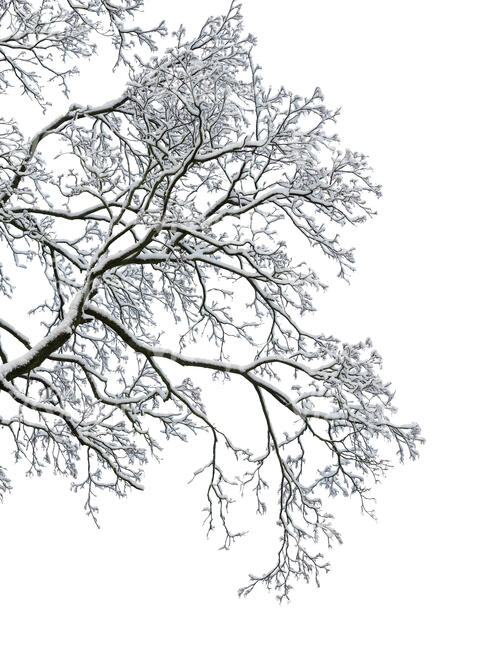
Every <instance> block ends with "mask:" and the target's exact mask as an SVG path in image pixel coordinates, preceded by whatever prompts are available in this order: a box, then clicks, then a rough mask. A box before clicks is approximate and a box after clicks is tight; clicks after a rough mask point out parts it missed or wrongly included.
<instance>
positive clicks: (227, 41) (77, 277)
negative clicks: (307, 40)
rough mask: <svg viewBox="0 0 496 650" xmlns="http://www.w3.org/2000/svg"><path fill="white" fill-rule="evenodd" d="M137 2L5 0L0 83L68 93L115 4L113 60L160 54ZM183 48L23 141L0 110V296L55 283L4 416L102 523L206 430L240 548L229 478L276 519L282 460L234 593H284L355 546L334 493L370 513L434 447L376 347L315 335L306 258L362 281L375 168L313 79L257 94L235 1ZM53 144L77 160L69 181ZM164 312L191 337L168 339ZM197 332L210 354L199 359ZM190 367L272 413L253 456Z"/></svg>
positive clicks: (7, 383)
mask: <svg viewBox="0 0 496 650" xmlns="http://www.w3.org/2000/svg"><path fill="white" fill-rule="evenodd" d="M139 5H140V3H139V2H138V3H135V2H131V0H122V2H121V3H120V4H114V3H112V4H111V3H108V2H106V1H104V0H84V1H81V2H78V3H76V2H73V1H72V0H71V1H69V0H67V2H64V3H63V2H41V4H40V5H39V7H37V8H36V9H34V8H33V6H32V5H31V4H30V3H28V2H23V1H21V0H18V1H14V0H12V1H9V2H4V3H3V4H2V13H1V15H0V26H1V28H2V31H1V34H2V36H1V37H0V58H1V60H0V87H1V88H2V90H4V91H5V90H7V89H8V87H9V86H10V85H12V83H13V81H14V80H15V82H16V83H17V84H18V85H20V87H21V88H22V89H23V91H24V92H26V93H28V94H31V95H32V96H33V97H35V98H36V99H37V100H38V101H39V102H40V103H43V97H42V95H41V90H40V88H41V87H40V82H39V79H40V76H39V75H41V74H44V73H45V72H46V71H47V70H48V71H49V73H50V74H53V75H54V76H55V77H56V78H57V79H59V80H60V81H61V82H62V84H64V85H65V75H66V74H67V71H63V70H61V69H60V68H54V67H53V66H55V65H56V62H55V61H56V58H57V57H56V56H55V54H56V53H57V56H58V59H57V61H59V60H60V61H64V60H65V59H66V58H68V57H70V56H75V57H87V56H90V55H92V53H93V50H94V45H93V44H92V41H91V39H90V38H89V37H90V36H91V33H92V32H94V31H95V32H99V31H100V30H102V29H103V27H102V26H101V25H102V24H103V23H102V22H101V21H103V20H104V18H105V20H107V28H106V29H107V31H108V30H110V32H109V33H111V37H112V38H113V39H114V42H115V45H116V47H117V50H118V56H119V57H123V56H124V54H123V52H124V51H128V50H129V51H130V52H132V47H133V42H134V43H136V41H143V42H145V44H147V45H149V46H150V48H151V49H152V50H153V51H154V52H155V49H154V48H155V45H154V41H153V40H152V38H153V34H150V35H147V34H146V33H145V32H143V31H140V30H138V29H136V30H135V31H132V30H129V29H128V28H126V27H125V26H124V25H125V20H126V19H127V18H128V17H132V16H133V14H134V11H135V10H136V9H138V8H139ZM163 30H164V28H163V27H160V28H159V31H158V35H161V34H162V33H163ZM88 39H89V40H88ZM174 39H175V40H173V41H171V42H169V43H170V46H169V48H168V49H167V50H165V51H164V52H162V54H158V53H157V52H156V53H155V54H154V55H153V57H152V58H151V59H150V60H149V61H147V62H146V61H142V60H141V59H135V60H134V62H133V65H132V66H130V67H129V83H128V85H127V87H126V89H125V91H124V92H123V93H122V95H120V96H119V97H116V98H110V100H109V101H108V102H106V103H105V104H102V105H101V106H81V105H74V104H73V105H71V106H69V107H68V108H67V110H66V111H65V112H63V113H62V114H61V115H60V116H59V117H57V118H56V119H55V120H53V121H52V122H51V123H50V124H48V125H47V126H46V127H44V128H42V129H41V130H40V131H39V132H38V133H37V134H36V135H35V136H34V137H33V138H31V139H25V138H24V137H23V136H22V134H21V133H20V132H19V130H18V128H17V127H16V125H15V123H13V122H12V121H8V120H7V121H3V122H2V123H1V129H2V130H1V136H0V247H1V259H2V266H0V291H1V293H2V294H3V295H4V296H5V298H4V300H5V301H7V300H8V296H10V295H11V292H12V287H14V286H15V284H16V277H15V272H16V269H17V268H20V267H24V268H27V269H31V270H32V272H33V273H34V274H35V275H36V274H38V273H39V270H40V268H41V269H42V272H43V274H44V278H45V284H44V286H46V287H47V292H46V295H43V296H42V297H41V298H40V301H39V304H37V305H36V307H35V308H34V310H33V311H32V313H33V314H34V315H35V316H37V317H38V318H39V323H40V326H41V327H43V328H44V334H43V336H41V337H39V338H38V340H32V337H31V336H28V334H27V332H25V331H24V330H23V329H22V327H20V326H19V325H18V324H15V323H13V322H10V320H9V319H8V318H7V312H5V314H3V315H2V318H0V362H1V363H0V393H1V394H2V398H3V399H5V400H8V401H9V403H10V404H11V405H12V407H13V408H12V409H11V410H12V414H11V415H10V416H9V415H5V414H4V415H2V418H1V419H0V430H2V431H3V433H4V435H10V437H11V439H12V441H13V445H14V451H15V457H16V460H19V461H22V462H24V463H26V464H27V468H28V471H29V472H35V473H40V472H41V471H42V470H43V468H44V467H45V466H46V465H51V466H52V467H53V468H54V469H55V471H56V472H57V473H59V474H62V475H65V476H68V477H69V478H70V480H71V481H72V485H73V488H74V489H75V490H78V491H79V490H84V491H85V492H86V495H87V496H86V509H87V511H88V513H89V514H90V515H91V516H92V517H93V518H94V519H95V520H96V513H97V510H98V506H97V505H96V502H95V498H96V496H97V495H98V493H99V492H101V491H102V490H108V491H111V492H114V493H116V494H117V495H120V496H121V495H124V494H125V493H126V492H127V490H129V489H141V488H142V485H143V484H142V478H143V468H142V466H143V464H144V463H146V462H147V460H148V459H149V458H150V457H156V456H157V455H158V453H159V451H160V449H161V447H162V444H163V441H164V439H167V438H169V437H171V436H175V437H179V438H180V439H182V440H185V439H187V437H188V434H189V433H191V432H192V431H193V432H202V435H205V436H208V439H209V440H210V442H211V455H210V457H209V458H208V459H207V461H206V463H205V465H203V466H202V467H200V468H199V470H198V471H197V472H196V474H195V476H197V477H198V480H204V481H206V513H207V523H208V527H209V530H212V529H213V528H214V527H215V526H220V528H221V530H222V531H223V533H224V535H225V542H224V547H225V548H228V547H229V546H230V544H231V543H232V542H233V541H234V540H235V539H236V538H237V537H239V536H240V535H241V533H240V532H239V531H238V532H237V531H236V530H235V529H233V528H232V526H231V523H230V505H231V504H232V503H233V502H234V501H235V497H236V492H239V491H240V490H241V491H244V492H245V493H246V492H248V491H250V490H251V491H252V493H253V495H254V499H255V502H256V510H257V512H259V513H264V512H265V511H266V508H267V507H266V503H265V501H264V499H263V492H264V490H265V489H266V488H267V487H268V485H269V483H270V480H269V479H270V471H268V470H267V467H268V466H269V465H270V464H271V463H272V465H273V466H274V467H276V468H277V473H278V479H277V480H276V482H275V483H274V490H275V492H277V498H278V507H277V523H278V525H279V527H280V531H281V537H280V545H279V548H278V551H277V553H276V556H275V560H274V563H273V565H272V566H271V567H269V569H267V570H265V571H263V572H262V573H260V574H257V575H253V576H252V577H251V579H250V582H249V584H248V585H247V586H246V587H244V588H243V589H241V590H240V593H241V594H247V593H249V592H250V591H251V590H252V589H253V588H254V587H255V586H256V585H258V584H261V583H262V584H265V585H266V586H267V587H269V588H274V589H275V590H276V592H277V593H278V596H279V597H280V598H287V597H288V594H289V590H290V589H291V586H292V583H293V580H294V579H299V578H303V579H305V580H309V579H310V578H312V577H314V578H315V579H316V580H318V576H319V572H320V571H322V570H323V571H326V570H327V569H328V566H329V565H328V561H327V559H326V556H325V555H324V554H323V550H322V548H321V546H322V541H323V542H324V546H325V545H329V546H330V545H331V544H332V543H334V541H339V539H340V538H339V535H338V533H337V532H336V530H335V528H334V524H333V518H332V515H331V513H329V512H328V510H327V507H328V505H329V501H330V499H329V497H335V496H338V495H344V496H351V495H356V496H357V498H358V500H359V501H360V504H361V507H362V509H363V510H364V511H365V512H369V513H372V510H371V507H370V495H369V490H370V488H371V487H372V486H373V484H374V483H375V482H377V481H379V480H380V479H381V477H382V476H383V475H384V473H385V472H386V471H387V469H388V468H389V467H390V466H391V462H392V460H393V458H394V455H395V454H397V456H398V458H399V460H400V461H402V460H403V459H404V458H415V457H416V455H417V446H418V443H419V442H420V441H421V438H420V435H419V428H418V426H417V425H415V424H407V425H403V424H401V425H400V424H397V423H394V422H393V420H391V419H390V418H391V417H392V414H393V413H394V408H393V406H392V399H393V392H392V389H391V387H390V385H389V384H388V383H385V382H384V381H383V380H382V379H381V378H380V374H379V371H380V367H381V359H380V357H379V355H378V353H377V352H376V351H375V350H374V348H373V347H372V344H371V342H370V341H369V340H367V341H365V342H363V343H358V344H355V345H350V344H347V343H343V342H340V341H338V340H337V339H336V338H334V337H333V336H332V335H330V334H329V333H318V332H312V331H308V330H307V328H306V327H305V326H304V321H305V315H306V314H308V313H310V312H312V311H313V310H314V309H315V308H314V304H313V296H314V294H315V291H318V290H321V289H325V284H324V283H323V281H322V279H321V278H320V277H319V276H318V274H317V273H316V272H315V271H314V270H313V269H312V267H311V266H310V265H309V264H308V263H307V260H309V259H312V257H314V256H317V255H320V256H321V257H322V258H323V259H326V258H327V259H328V262H329V265H330V267H333V268H334V269H335V272H336V274H337V275H338V276H339V277H341V278H344V279H347V278H348V277H349V275H350V273H351V272H352V270H353V265H354V258H353V251H352V250H350V249H348V248H346V246H345V245H344V244H342V243H341V241H340V238H339V233H340V231H341V230H342V229H343V227H345V226H347V225H349V224H352V225H356V224H360V223H362V222H363V221H365V220H366V219H368V218H369V217H370V216H371V215H372V214H373V207H372V206H373V202H374V199H375V198H376V197H378V196H379V195H380V188H379V186H377V185H376V184H375V183H374V182H373V180H372V179H371V176H370V169H369V165H368V161H367V158H366V157H365V156H364V155H362V154H360V153H357V152H354V151H349V150H347V149H342V148H341V147H340V146H339V144H338V140H337V137H336V135H335V131H334V124H335V119H336V116H337V112H336V111H332V110H329V109H328V108H327V107H326V105H325V103H324V100H323V97H322V93H321V92H320V90H319V89H316V90H315V92H314V93H313V94H312V95H311V96H310V97H306V98H305V97H301V96H299V95H297V94H294V93H292V92H290V91H289V90H287V89H285V88H280V89H272V88H269V89H267V88H266V87H265V86H264V83H263V80H262V77H261V75H260V71H259V68H258V67H257V66H256V65H255V63H254V61H253V51H254V39H253V37H252V36H250V35H246V34H245V33H244V31H243V28H242V19H241V14H240V9H239V6H238V5H236V4H234V3H233V4H232V5H231V7H230V9H229V11H228V13H227V14H226V15H225V16H221V17H214V18H210V19H208V20H207V22H206V23H205V25H204V26H203V28H202V29H201V31H200V33H199V35H198V36H197V37H196V38H192V39H190V40H188V39H187V37H186V34H185V32H184V30H182V29H181V30H179V32H177V33H176V34H175V35H174ZM47 142H51V143H52V145H57V146H58V148H59V152H60V154H63V155H64V156H65V158H64V159H67V160H69V161H70V162H68V164H67V169H66V170H65V171H64V173H62V174H60V173H57V172H56V171H54V169H55V168H54V165H53V163H54V154H53V151H54V149H56V147H54V146H51V147H45V143H47ZM50 152H52V153H50ZM4 269H5V271H4ZM7 269H8V271H9V272H8V273H7ZM165 317H167V318H168V322H170V323H171V324H172V325H173V326H174V327H175V332H176V334H177V338H176V339H174V337H171V335H170V332H167V333H166V335H164V334H163V333H161V332H160V331H159V327H158V326H157V321H158V319H159V318H160V319H163V318H165ZM176 340H177V344H176V343H173V344H172V346H171V343H170V342H171V341H176ZM199 340H203V341H208V342H209V347H208V349H210V350H215V353H212V355H211V356H210V357H208V358H207V357H205V358H203V357H198V356H194V355H189V354H188V350H187V348H188V347H189V346H190V345H191V343H194V342H196V341H199ZM247 350H248V352H247ZM250 351H251V352H250ZM243 355H244V356H243ZM241 357H243V358H241ZM233 359H236V361H234V360H233ZM178 367H181V368H182V369H183V371H184V370H186V371H188V373H191V377H192V378H193V377H194V373H198V372H199V373H202V372H203V373H205V372H212V373H215V374H216V375H217V376H221V377H229V376H232V377H236V378H237V381H239V382H241V384H240V385H242V386H243V387H244V390H246V391H248V392H249V393H250V394H252V395H253V396H254V398H255V399H256V403H257V404H258V407H259V411H260V414H261V416H262V420H263V422H264V424H263V444H262V447H261V448H260V449H258V450H253V441H252V440H250V441H246V443H241V444H240V443H239V441H235V439H234V437H233V436H232V435H231V434H229V433H228V432H226V431H223V430H221V428H220V427H219V426H218V425H217V424H216V422H215V421H214V418H213V417H212V416H211V415H210V414H209V410H210V409H209V405H208V404H204V403H203V400H202V396H201V393H200V390H199V388H198V387H197V386H196V385H195V383H194V382H193V379H184V380H181V381H176V380H174V378H173V377H174V373H175V370H174V369H177V368H178ZM281 418H283V419H281ZM284 418H286V419H285V420H284ZM283 420H284V424H283ZM287 423H289V425H288V424H287ZM388 450H391V452H392V453H390V452H389V451H388ZM226 454H227V456H226ZM8 489H10V484H9V480H8V478H7V474H6V470H5V469H4V468H3V465H2V467H1V468H0V494H2V493H3V492H5V491H6V490H8Z"/></svg>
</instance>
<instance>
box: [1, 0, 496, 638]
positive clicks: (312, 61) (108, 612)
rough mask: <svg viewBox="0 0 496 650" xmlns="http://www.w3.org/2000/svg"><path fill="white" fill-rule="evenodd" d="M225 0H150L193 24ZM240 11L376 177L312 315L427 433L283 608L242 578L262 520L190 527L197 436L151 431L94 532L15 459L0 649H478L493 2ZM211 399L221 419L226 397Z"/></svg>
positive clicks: (275, 75)
mask: <svg viewBox="0 0 496 650" xmlns="http://www.w3.org/2000/svg"><path fill="white" fill-rule="evenodd" d="M149 6H150V5H149ZM226 6H227V3H226V2H224V0H222V1H219V0H208V2H204V3H203V2H200V1H198V0H196V1H192V0H181V2H178V3H172V2H158V1H157V2H155V3H154V4H153V6H152V9H153V10H154V11H155V14H156V15H157V16H160V17H164V18H165V19H166V21H167V24H168V25H169V27H171V28H173V27H175V26H177V24H178V23H179V22H181V21H182V22H184V24H185V25H186V26H187V27H191V28H192V29H194V28H197V27H199V26H200V25H201V23H202V21H203V19H204V18H205V17H206V16H207V15H209V14H214V13H222V12H224V11H225V9H226ZM244 14H245V17H246V26H247V29H248V30H249V31H251V32H253V33H254V34H256V35H257V37H258V41H259V44H258V47H257V56H256V58H257V60H258V62H259V63H260V64H261V65H262V67H263V70H264V77H265V79H266V81H267V83H272V84H273V85H279V84H284V85H286V86H287V87H289V88H291V89H293V90H295V91H298V92H300V93H301V94H308V93H311V92H312V90H313V88H314V86H316V85H319V86H320V87H321V88H322V90H323V92H324V95H325V97H326V100H327V103H328V105H329V106H331V107H336V106H341V107H342V116H341V118H340V120H339V122H338V131H339V133H340V135H341V137H342V141H343V144H344V145H345V146H348V147H350V148H353V149H358V150H361V151H364V152H365V153H367V154H369V156H370V159H371V163H372V165H373V167H374V169H375V179H376V180H377V181H378V182H380V183H382V185H383V188H384V198H383V199H382V200H381V202H380V205H379V215H378V216H377V218H376V219H374V220H373V221H372V222H370V223H369V224H367V225H365V226H362V227H361V228H360V229H359V230H356V231H355V232H352V233H348V237H347V239H346V238H345V241H348V242H352V243H355V244H356V246H357V271H356V273H355V275H354V277H353V279H352V282H351V285H350V286H347V285H345V284H344V283H343V284H342V286H341V284H340V283H339V282H338V281H337V280H336V281H334V279H333V278H334V275H335V269H331V270H330V272H329V273H330V275H329V279H330V280H331V287H330V289H329V290H328V292H327V294H326V295H325V296H323V297H319V300H318V304H319V308H320V319H321V320H320V321H319V322H320V323H321V325H324V326H325V329H326V330H327V331H329V332H330V333H334V334H336V335H338V336H340V337H342V338H344V339H347V340H349V341H356V340H359V339H363V338H365V337H366V336H371V338H372V339H373V341H374V343H375V345H376V346H377V348H378V350H379V351H380V352H381V353H382V354H383V357H384V362H385V364H384V375H385V376H387V377H388V378H390V379H391V380H392V382H393V384H394V386H395V387H396V389H397V400H396V403H397V405H398V407H399V409H400V412H399V415H400V419H402V420H405V421H409V420H416V421H418V422H419V423H420V424H421V425H422V428H423V433H424V436H425V438H426V440H427V442H426V445H425V446H424V447H423V448H422V449H421V458H420V459H419V460H418V461H417V462H415V463H413V464H411V463H410V464H406V465H405V466H401V467H399V468H397V469H395V470H394V471H393V472H392V473H391V474H390V476H389V478H388V479H387V480H386V481H385V482H384V483H383V485H381V486H380V487H379V488H378V489H377V491H376V496H377V514H378V522H377V523H376V522H373V521H371V520H368V519H367V518H365V517H362V516H361V515H360V514H359V508H358V504H357V503H354V502H349V503H347V504H346V505H347V508H345V509H343V510H341V509H340V513H341V512H342V515H340V519H339V520H338V521H337V526H338V527H339V528H340V530H341V531H342V532H343V535H344V538H345V543H344V545H343V546H341V547H340V548H337V549H335V550H334V551H333V553H332V556H331V560H332V564H333V570H332V572H331V573H330V574H329V575H327V576H324V577H323V579H322V585H321V587H320V589H317V588H316V587H315V586H313V585H310V586H307V585H304V584H302V585H298V588H297V589H295V590H294V593H293V598H292V601H291V603H290V604H289V605H282V606H279V605H278V604H277V603H276V601H275V599H274V597H273V595H269V594H267V593H265V592H263V591H259V592H255V593H254V594H252V596H251V597H249V598H248V599H247V600H239V599H238V597H237V595H236V589H237V587H239V586H240V585H242V584H244V583H245V580H246V576H247V574H248V572H249V571H253V570H256V569H260V570H261V569H262V568H263V567H264V566H265V565H264V562H265V561H270V559H271V558H272V555H271V553H272V551H273V541H274V540H273V538H271V537H270V535H266V534H265V533H263V534H262V532H261V531H258V530H257V531H255V532H253V533H252V535H251V536H248V537H246V538H243V539H242V540H241V541H239V542H238V543H237V545H236V546H235V548H234V549H233V550H231V551H229V553H225V552H218V551H217V550H216V549H217V546H218V545H219V544H218V543H216V542H215V541H206V540H205V534H204V529H202V528H201V518H202V517H201V512H200V508H201V506H202V505H203V500H202V494H201V490H200V489H199V488H198V487H194V486H187V485H186V484H187V480H188V479H189V476H190V470H191V469H192V468H193V467H194V464H193V465H192V463H191V456H190V453H191V454H193V455H194V453H195V452H194V442H192V443H190V445H189V446H188V445H180V444H178V443H174V442H172V443H170V445H168V446H166V448H165V452H166V454H165V455H166V458H165V460H164V462H163V463H162V464H161V465H159V466H155V467H150V468H149V471H148V475H147V480H146V487H147V489H146V491H145V492H144V493H143V494H138V495H133V496H132V497H130V498H129V499H126V500H124V501H114V500H110V501H107V500H105V501H104V502H103V509H102V513H101V523H102V529H101V530H100V531H97V530H96V529H95V528H94V527H93V526H92V524H91V522H90V521H89V520H88V518H87V517H85V515H84V514H83V511H82V507H81V504H80V501H79V499H78V498H77V497H76V496H74V495H73V494H71V493H69V490H68V485H67V483H65V482H64V481H61V480H57V479H54V478H52V477H51V475H50V473H49V472H48V473H47V475H46V476H45V477H44V478H41V479H31V480H27V479H24V478H23V476H22V475H20V476H19V475H17V474H16V475H15V478H16V481H15V490H14V491H13V493H12V494H11V495H9V496H8V497H7V498H6V499H5V502H4V504H3V505H2V506H1V507H0V531H1V536H0V619H1V620H0V623H1V625H0V639H1V644H2V647H3V648H6V649H9V650H17V649H18V648H19V649H21V648H22V649H24V648H26V649H27V648H42V649H44V648H50V649H54V650H56V649H59V648H60V649H62V648H64V649H66V648H71V649H74V650H77V649H79V648H99V649H100V648H103V649H107V648H109V649H113V648H122V649H128V648H135V647H136V648H138V647H139V648H143V649H145V650H146V649H148V648H150V649H155V648H171V649H172V648H173V649H174V650H176V649H177V650H182V649H183V648H195V647H202V648H218V649H219V650H223V649H224V648H231V647H233V648H234V647H235V648H240V649H245V648H250V649H251V648H253V647H254V646H258V647H260V648H275V647H281V648H282V647H284V648H287V649H289V650H292V649H293V648H299V647H316V646H319V645H322V647H327V648H336V647H339V648H343V647H346V648H350V649H351V650H354V649H355V648H357V649H358V648H362V647H364V648H367V649H368V650H376V649H379V648H380V649H381V650H389V649H397V648H398V649H404V650H407V649H410V648H412V649H413V648H415V649H417V648H427V649H430V648H436V649H437V648H449V649H450V650H453V649H456V648H477V649H480V650H484V649H486V648H487V649H490V648H494V647H496V638H495V637H496V634H495V632H494V629H493V627H494V624H492V623H491V620H490V618H491V612H493V615H494V610H495V598H494V582H495V577H496V576H495V562H494V550H495V542H496V539H495V534H494V490H495V487H494V479H493V475H494V460H495V453H496V445H495V436H496V430H495V418H494V411H495V400H494V388H495V386H494V367H495V363H494V362H495V354H494V325H495V320H494V315H493V305H494V279H495V274H494V242H495V234H496V229H495V226H494V218H495V208H494V197H495V187H494V181H495V172H496V166H495V158H494V152H495V144H496V142H495V126H494V120H495V116H496V110H495V109H496V106H495V101H494V95H493V88H494V65H495V56H494V33H493V32H494V19H495V17H496V16H495V15H494V11H493V3H492V2H482V1H474V2H472V3H471V4H470V6H469V3H467V2H454V1H451V2H448V1H436V0H431V1H430V2H427V1H424V0H417V1H416V2H395V1H394V0H390V1H382V0H381V1H377V0H372V1H371V0H361V1H357V0H355V1H354V2H337V1H332V2H328V1H324V0H305V2H291V1H286V2H284V1H283V0H270V1H269V0H266V1H264V2H259V1H255V0H246V1H245V3H244ZM98 73H99V74H100V75H101V76H98V75H95V72H94V70H93V72H92V73H91V76H89V77H88V76H87V77H85V78H83V80H82V82H81V83H82V85H81V86H80V88H81V89H84V90H80V93H83V95H84V93H90V91H91V93H93V96H94V98H95V101H99V100H100V99H109V98H111V97H112V96H113V95H116V94H117V93H118V92H119V83H120V82H119V79H118V78H117V77H105V76H104V66H101V67H100V68H99V69H98ZM84 79H86V85H84V84H83V82H84ZM113 86H114V87H115V89H114V87H113ZM74 87H75V88H77V82H76V84H75V85H74ZM76 100H79V101H80V98H77V97H76ZM88 101H90V100H88V99H86V101H85V103H88ZM59 102H60V105H59V106H58V107H57V108H58V109H60V110H63V107H64V106H65V104H64V102H63V101H62V100H61V99H60V98H59ZM24 105H25V112H24V114H23V115H21V116H20V117H21V121H22V119H24V120H27V119H29V120H30V119H31V112H30V111H32V108H31V107H30V106H29V105H28V101H27V100H26V101H25V104H24ZM343 236H344V235H343ZM218 390H219V391H222V387H221V386H219V388H218ZM220 399H221V400H222V404H223V406H224V408H225V409H230V412H231V415H232V421H233V423H236V419H239V417H240V414H242V413H243V411H242V404H239V403H237V402H236V399H232V397H230V398H229V399H225V398H223V396H222V394H220ZM242 417H244V416H243V415H242ZM190 450H191V452H190ZM2 464H4V465H5V464H6V463H5V462H2ZM268 523H269V524H270V522H268ZM268 528H269V529H270V526H269V527H268Z"/></svg>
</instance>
